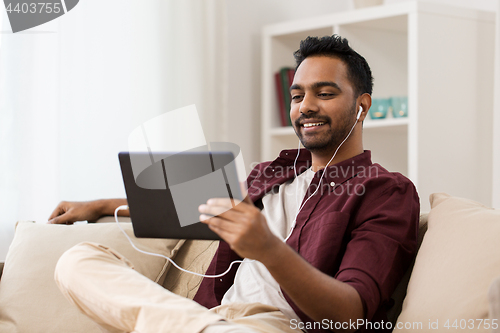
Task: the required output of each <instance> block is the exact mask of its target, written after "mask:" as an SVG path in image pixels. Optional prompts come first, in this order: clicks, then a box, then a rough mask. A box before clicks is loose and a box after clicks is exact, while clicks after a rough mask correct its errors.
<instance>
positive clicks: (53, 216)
mask: <svg viewBox="0 0 500 333" xmlns="http://www.w3.org/2000/svg"><path fill="white" fill-rule="evenodd" d="M62 213H64V210H63V209H62V207H60V206H57V207H56V209H54V211H53V212H52V214H50V216H49V220H52V219H53V218H55V217H57V216H59V215H61V214H62Z"/></svg>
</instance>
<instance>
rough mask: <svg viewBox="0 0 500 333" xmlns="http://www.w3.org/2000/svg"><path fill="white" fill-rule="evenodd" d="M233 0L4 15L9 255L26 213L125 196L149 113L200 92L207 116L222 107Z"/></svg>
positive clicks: (3, 178)
mask: <svg viewBox="0 0 500 333" xmlns="http://www.w3.org/2000/svg"><path fill="white" fill-rule="evenodd" d="M220 4H222V5H223V6H222V7H220V6H219V5H220ZM2 6H3V5H2ZM0 8H1V7H0ZM224 10H225V3H224V2H223V1H220V0H206V1H205V0H204V1H203V2H200V1H198V0H191V1H187V0H183V1H168V2H167V1H164V0H149V1H148V5H147V6H145V5H144V2H143V1H141V0H135V1H126V2H124V1H122V0H106V1H104V2H103V1H99V0H86V1H80V3H78V5H77V6H76V7H75V8H74V9H73V10H71V11H70V12H68V13H67V14H66V15H64V16H62V17H60V18H58V19H56V20H53V21H51V22H48V23H46V24H43V25H41V26H39V27H35V28H33V29H30V30H28V31H25V32H20V33H16V34H12V33H11V32H10V31H11V29H10V27H9V26H8V21H6V22H4V25H3V27H2V31H3V32H4V33H2V34H1V36H2V46H1V48H0V261H1V260H3V259H4V258H5V254H6V252H7V248H8V245H9V244H10V242H11V239H12V237H13V234H14V224H15V221H18V220H34V221H37V222H41V223H44V222H46V221H47V218H48V217H49V215H50V214H51V212H52V210H53V209H54V208H55V207H56V205H57V203H58V202H59V201H61V200H92V199H98V198H110V197H125V191H124V187H123V182H122V179H121V172H120V168H119V163H118V157H117V153H118V152H119V151H125V150H127V143H128V135H129V133H130V132H131V130H132V129H134V128H135V127H136V126H139V125H140V124H141V123H142V122H144V121H146V120H148V119H150V118H152V117H154V116H156V115H159V114H162V113H164V112H167V111H171V110H173V109H175V108H178V107H181V106H185V105H189V104H193V103H194V104H197V106H198V110H199V111H200V116H201V118H202V121H203V120H204V121H205V123H206V124H213V122H214V120H213V119H220V118H221V117H220V116H219V113H220V111H218V109H219V108H217V107H213V105H211V104H213V100H215V99H216V100H218V101H220V100H221V99H222V98H221V96H219V92H218V90H220V89H221V88H220V87H215V88H213V86H214V85H213V84H212V83H213V82H215V81H217V79H218V77H219V76H220V72H222V71H221V70H220V66H218V64H217V63H221V61H220V59H221V57H220V56H219V57H218V56H217V54H216V53H218V52H219V50H222V51H221V52H222V53H224V50H223V48H221V47H220V44H221V41H220V40H218V38H217V34H218V33H219V32H218V30H220V27H219V23H218V22H219V21H221V19H220V18H219V17H218V16H219V15H221V16H222V17H224ZM0 13H2V15H4V17H5V11H4V10H1V11H0ZM110 13H112V14H110ZM212 23H213V24H212ZM207 26H208V28H207ZM208 48H210V50H208ZM215 62H217V63H215ZM207 82H210V85H208V84H207ZM206 101H208V102H206ZM207 114H208V115H207ZM207 127H209V128H208V129H207V130H206V131H205V133H206V134H208V138H209V139H212V140H213V139H217V137H216V135H217V131H216V129H215V128H214V126H207Z"/></svg>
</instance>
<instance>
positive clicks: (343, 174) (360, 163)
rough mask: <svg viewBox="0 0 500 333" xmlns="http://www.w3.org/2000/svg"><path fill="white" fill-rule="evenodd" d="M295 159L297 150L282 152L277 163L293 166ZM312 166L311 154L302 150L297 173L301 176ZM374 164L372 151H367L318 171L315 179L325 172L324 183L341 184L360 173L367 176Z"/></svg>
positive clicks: (297, 164)
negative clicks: (366, 173)
mask: <svg viewBox="0 0 500 333" xmlns="http://www.w3.org/2000/svg"><path fill="white" fill-rule="evenodd" d="M295 158H297V149H286V150H283V151H281V153H280V155H279V157H278V159H276V162H277V163H280V164H281V163H283V164H285V165H293V163H294V161H295ZM311 164H312V156H311V152H310V151H308V150H307V149H304V148H302V149H300V152H299V156H298V158H297V163H296V168H297V173H298V174H300V173H302V172H304V171H305V170H306V169H307V168H309V167H311ZM372 164H373V163H372V160H371V151H369V150H365V151H364V152H363V153H361V154H359V155H356V156H354V157H351V158H349V159H347V160H344V161H342V162H339V163H336V164H333V165H330V166H328V167H327V168H326V171H325V169H321V170H319V171H317V172H316V174H315V175H314V177H315V178H316V177H317V178H319V177H321V175H322V174H323V172H324V171H325V175H324V176H323V177H324V179H323V181H326V182H328V183H332V182H333V183H334V184H341V183H343V182H345V181H347V180H349V179H351V178H353V177H356V176H357V175H358V174H360V173H363V174H365V172H367V171H369V168H370V166H371V165H372Z"/></svg>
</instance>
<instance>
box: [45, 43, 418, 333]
mask: <svg viewBox="0 0 500 333" xmlns="http://www.w3.org/2000/svg"><path fill="white" fill-rule="evenodd" d="M295 58H296V61H297V70H296V74H295V78H294V81H293V84H292V86H291V88H290V92H291V97H292V105H291V111H290V116H291V119H292V123H293V126H294V129H295V132H296V134H297V136H298V138H299V140H300V142H301V143H302V145H303V146H304V147H305V149H300V150H284V151H282V152H281V153H280V156H279V157H278V158H277V159H276V160H274V161H272V162H265V163H261V164H259V165H258V166H257V167H256V168H255V169H254V170H252V172H251V173H250V175H249V177H248V180H247V182H248V194H249V195H248V197H247V198H246V199H245V201H244V202H241V203H239V204H238V205H237V206H236V207H235V208H233V209H230V208H231V207H232V206H231V202H230V201H229V200H224V199H217V198H214V199H211V200H209V201H208V202H207V203H206V204H204V205H201V206H200V207H199V211H200V214H201V215H200V219H201V220H202V221H203V222H204V223H207V224H208V225H209V227H210V228H211V229H212V230H213V231H215V232H216V233H217V234H219V235H220V236H221V238H223V239H224V242H221V243H220V245H219V249H218V250H217V253H216V254H215V257H214V259H213V261H212V263H211V264H210V267H209V269H208V271H207V274H219V273H222V272H224V271H225V270H226V269H227V268H228V267H229V264H230V263H231V262H232V261H234V260H237V259H241V258H245V259H244V262H243V263H242V264H241V265H240V266H239V267H238V269H237V271H236V272H235V271H234V270H233V271H231V272H230V273H229V274H227V275H226V276H224V277H223V278H217V279H209V278H205V279H204V280H203V282H202V284H201V286H200V288H199V290H198V293H197V295H196V297H195V301H196V302H197V303H199V304H200V305H202V306H200V305H199V304H196V303H195V302H192V301H189V300H186V299H182V298H181V297H179V296H176V295H173V294H171V293H170V292H168V291H166V290H158V289H159V288H156V287H152V286H151V285H152V284H153V283H152V282H151V281H149V280H147V279H145V278H141V277H140V276H139V274H138V273H135V272H133V271H132V270H130V269H129V268H128V267H126V265H123V263H122V260H120V259H118V258H119V256H118V255H117V254H116V255H113V254H112V253H106V254H103V251H102V250H95V249H92V248H90V247H89V246H80V247H79V248H76V249H75V248H74V249H72V250H70V251H68V252H67V253H66V254H65V255H63V257H62V258H61V260H60V262H59V264H58V267H57V272H56V277H57V281H58V284H59V285H60V286H61V288H62V289H63V290H64V291H65V294H66V295H71V296H70V297H69V298H70V299H71V300H72V301H73V302H74V303H76V304H78V305H79V306H80V307H81V308H83V309H84V312H85V313H87V314H88V315H89V316H90V317H91V318H93V319H94V320H96V321H97V322H98V323H100V324H101V325H104V326H106V327H116V328H118V329H121V330H128V331H133V330H137V331H140V332H149V331H151V332H159V331H160V329H162V328H165V327H175V331H176V332H205V333H207V332H297V331H300V330H307V331H308V332H316V331H318V332H319V331H328V330H335V331H339V332H340V331H346V332H347V331H355V330H359V331H368V330H369V328H370V327H382V328H384V327H385V328H388V327H389V326H388V325H387V322H386V319H385V317H384V315H385V310H386V309H387V308H388V304H389V303H390V295H391V294H392V292H393V291H394V289H395V287H396V285H397V284H398V282H399V280H400V279H401V277H402V276H403V274H404V272H405V271H406V269H407V268H408V266H409V264H410V262H411V260H412V258H413V256H414V254H415V252H416V247H417V228H418V216H419V199H418V195H417V193H416V190H415V188H414V186H413V184H412V183H411V182H410V181H409V180H408V179H406V178H405V177H404V176H402V175H401V174H399V173H391V172H388V171H387V170H386V169H384V168H383V167H381V166H380V165H378V164H373V163H372V162H371V157H370V152H369V151H364V150H363V140H362V134H363V128H362V126H363V120H364V118H365V117H366V114H367V111H368V109H369V108H370V105H371V93H372V76H371V71H370V68H369V66H368V64H367V63H366V60H365V59H364V58H363V57H362V56H360V55H359V54H358V53H356V52H355V51H354V50H352V49H351V48H350V47H349V45H348V42H347V40H345V39H342V38H341V37H339V36H336V35H334V36H331V37H322V38H313V37H309V38H307V39H306V40H304V41H302V42H301V45H300V49H299V50H298V51H297V52H296V53H295ZM116 204H117V202H116V201H107V202H105V203H104V204H103V203H102V202H101V203H100V205H97V204H94V206H92V204H91V203H89V204H83V205H82V204H76V203H74V204H73V203H69V204H68V203H66V204H64V205H60V207H58V208H56V210H55V212H54V213H53V216H52V217H51V218H53V219H54V220H55V219H57V220H56V221H58V222H67V221H71V220H70V219H69V218H65V217H64V215H65V214H70V213H71V214H72V215H71V217H72V219H74V218H79V219H81V218H84V217H85V216H86V215H89V216H90V215H92V216H96V215H101V214H102V213H103V212H105V211H109V210H110V209H112V208H114V205H116ZM98 206H99V207H101V208H96V207H98ZM112 206H113V207H112ZM102 207H105V208H102ZM75 216H76V217H75ZM117 257H118V258H117ZM89 258H94V259H93V260H94V264H93V265H91V266H89V265H88V261H89ZM104 258H105V259H104ZM82 262H86V264H82ZM89 267H91V268H89ZM103 270H104V271H106V274H115V275H119V276H127V279H125V281H126V282H123V286H115V285H114V286H113V290H114V293H113V292H112V293H109V292H106V293H99V291H95V295H93V296H92V297H95V298H96V299H99V304H101V305H96V304H95V303H90V302H88V301H87V300H88V297H89V293H90V294H91V292H86V293H85V295H83V294H81V293H79V292H78V290H82V285H86V286H88V285H93V284H97V285H99V284H105V281H101V280H95V279H96V278H95V276H94V275H93V271H99V272H101V271H103ZM89 279H94V280H95V281H92V280H91V281H90V282H89ZM131 285H135V286H138V285H145V286H147V287H144V289H143V290H146V291H143V292H141V293H140V294H139V295H138V294H136V293H133V292H131V290H134V289H133V288H130V286H131ZM141 290H142V289H141ZM117 299H119V300H120V301H119V302H118V301H116V300H117ZM151 300H154V301H151ZM114 307H117V308H119V309H120V311H116V313H117V314H116V315H115V316H114V317H113V316H111V315H108V316H109V317H110V318H109V319H108V318H107V317H106V316H103V315H101V313H102V312H103V311H104V310H103V309H105V308H108V309H109V308H114ZM208 309H211V310H208ZM127 311H129V312H130V311H132V312H134V311H137V313H140V314H141V315H140V316H135V317H133V318H128V317H127V318H123V317H121V316H120V315H119V314H120V313H127ZM108 312H109V311H108ZM367 323H370V325H371V326H370V325H368V324H367ZM377 324H378V325H377Z"/></svg>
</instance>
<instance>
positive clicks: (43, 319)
mask: <svg viewBox="0 0 500 333" xmlns="http://www.w3.org/2000/svg"><path fill="white" fill-rule="evenodd" d="M122 226H123V228H124V229H125V230H126V232H127V234H128V235H130V236H131V237H133V232H132V227H131V225H130V223H122ZM132 240H133V242H134V243H135V244H136V245H137V247H139V248H140V249H143V250H145V251H150V252H155V253H161V254H163V255H166V256H174V255H175V254H176V253H177V252H178V250H179V248H180V246H181V245H182V244H183V242H184V241H178V240H159V239H137V238H135V237H133V238H132ZM82 241H92V242H96V243H100V244H103V245H106V246H109V247H111V248H113V249H115V250H117V251H118V252H120V253H121V254H123V255H124V256H125V257H127V258H128V259H129V260H130V261H131V262H132V264H133V265H134V266H135V269H136V270H137V271H138V272H140V273H142V274H144V275H145V276H146V277H148V278H149V279H151V280H153V281H156V282H158V283H162V282H163V279H164V276H165V273H166V271H167V269H168V268H170V264H167V261H166V259H163V258H159V257H154V256H149V255H145V254H142V253H139V252H137V251H136V250H134V249H133V248H132V247H131V246H130V243H129V241H128V240H127V239H126V238H125V236H124V235H123V234H122V233H121V231H120V229H119V228H118V226H117V225H116V224H115V223H102V224H82V225H73V226H67V225H48V224H35V223H32V222H20V223H18V225H17V227H16V233H15V236H14V240H13V241H12V245H11V247H10V249H9V252H8V254H7V258H6V261H5V267H4V271H3V274H2V279H1V281H0V332H2V333H14V332H30V333H37V332H40V333H41V332H85V333H89V332H96V333H97V332H99V333H100V332H101V331H100V329H99V328H98V327H97V326H96V325H95V324H94V323H93V322H92V321H91V320H90V319H88V318H87V317H86V316H85V315H83V314H81V313H80V312H79V310H77V308H76V307H74V306H72V305H70V303H69V302H68V301H67V300H66V299H65V298H64V297H63V296H62V294H61V292H60V291H59V289H58V288H57V286H56V284H55V282H54V267H55V265H56V263H57V260H58V259H59V257H60V256H61V255H62V253H64V251H66V250H68V249H69V248H71V247H72V246H74V245H76V244H78V243H80V242H82Z"/></svg>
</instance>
